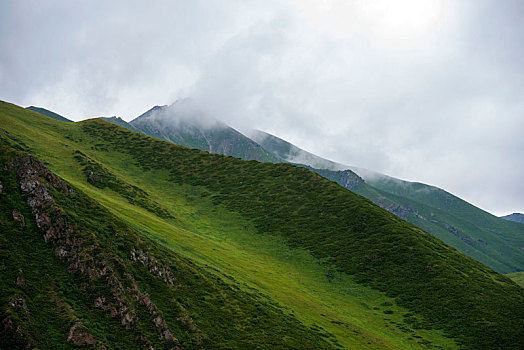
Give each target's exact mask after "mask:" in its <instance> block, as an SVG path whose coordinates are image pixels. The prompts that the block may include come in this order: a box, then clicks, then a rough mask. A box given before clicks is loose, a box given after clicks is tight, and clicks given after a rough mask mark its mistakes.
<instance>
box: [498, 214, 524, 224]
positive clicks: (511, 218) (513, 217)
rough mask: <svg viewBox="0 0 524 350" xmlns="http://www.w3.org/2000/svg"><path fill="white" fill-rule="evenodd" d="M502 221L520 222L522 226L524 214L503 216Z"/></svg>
mask: <svg viewBox="0 0 524 350" xmlns="http://www.w3.org/2000/svg"><path fill="white" fill-rule="evenodd" d="M500 218H501V219H504V220H508V221H515V222H520V223H521V224H524V214H521V213H513V214H509V215H506V216H501V217H500Z"/></svg>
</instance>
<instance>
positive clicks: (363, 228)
mask: <svg viewBox="0 0 524 350" xmlns="http://www.w3.org/2000/svg"><path fill="white" fill-rule="evenodd" d="M0 107H1V108H0V118H1V121H2V125H3V127H4V128H6V130H7V131H8V134H2V138H4V139H8V140H10V142H12V143H13V144H17V145H19V147H25V148H27V149H30V150H31V151H32V152H34V153H35V154H36V155H38V156H40V157H42V158H43V159H44V160H45V161H46V162H47V163H49V164H50V165H49V166H50V167H52V168H53V169H54V170H55V171H56V172H58V173H60V174H61V175H62V176H64V177H66V178H67V179H68V181H70V182H71V183H74V184H75V185H76V186H77V187H79V188H80V189H82V190H83V191H86V192H87V193H89V194H90V196H92V197H93V198H96V199H97V200H100V201H101V203H102V204H104V206H105V207H106V208H108V209H109V210H111V211H112V212H113V213H114V214H115V215H118V217H120V218H122V219H123V220H125V221H126V222H127V223H129V224H130V225H132V226H133V227H134V228H136V229H137V230H139V231H140V232H142V234H146V235H148V236H150V237H152V238H155V239H157V240H158V241H159V242H163V244H165V245H166V246H167V247H169V248H170V249H173V251H176V252H177V253H178V254H186V255H188V256H192V257H195V260H196V261H197V262H198V264H199V265H201V266H204V264H209V266H213V267H216V268H217V269H218V270H219V271H223V272H224V271H227V273H228V274H231V275H230V278H229V280H230V281H233V282H234V281H239V282H240V283H241V284H242V283H245V285H246V286H247V287H249V290H251V288H255V289H256V290H262V291H264V292H265V293H271V297H272V298H275V300H277V301H278V302H279V303H282V304H284V305H286V306H287V307H289V308H290V309H291V310H292V311H293V312H294V313H295V314H296V317H297V318H298V319H299V320H301V321H302V322H305V323H306V324H308V325H311V322H314V323H319V324H321V325H322V326H321V327H322V328H325V329H326V330H327V329H328V328H327V327H329V331H330V332H331V333H332V334H333V336H334V337H335V338H336V339H337V340H339V341H340V343H341V344H342V345H343V346H346V347H352V346H351V344H353V345H354V344H358V347H370V348H384V347H386V348H395V347H399V348H407V347H411V346H415V347H417V346H420V347H423V346H427V345H430V344H432V345H439V346H441V347H444V348H450V347H452V346H453V343H450V342H446V339H445V338H442V337H439V334H441V335H442V333H440V332H444V331H445V332H446V333H447V335H448V336H451V337H452V338H453V339H454V340H456V341H457V342H459V343H460V344H462V346H463V347H469V348H475V349H482V348H518V347H520V346H522V339H523V336H524V334H523V326H522V325H523V324H524V319H523V316H522V315H523V314H524V310H523V307H524V306H523V305H524V290H523V289H522V288H520V287H518V286H517V285H515V284H514V283H513V282H511V281H510V280H509V279H507V278H506V277H504V276H502V275H499V274H497V273H495V272H494V271H492V270H490V269H489V268H487V267H485V266H483V265H482V264H480V263H478V262H476V261H474V260H472V259H470V258H468V257H466V256H464V255H462V254H460V253H458V252H457V251H456V250H454V249H452V248H450V247H448V246H446V245H444V244H443V243H442V242H440V241H439V240H437V239H435V238H433V237H432V236H430V235H428V234H426V233H425V232H423V231H421V230H420V229H418V228H416V227H414V226H413V225H411V224H409V223H407V222H405V221H403V220H401V219H399V218H397V217H395V216H393V215H392V214H390V213H388V212H386V211H384V210H382V209H380V208H378V207H377V206H375V205H373V204H372V203H371V202H369V201H367V200H365V199H364V198H362V197H360V196H358V195H355V194H353V193H352V192H350V191H348V190H346V189H344V188H342V187H341V186H338V185H336V184H334V183H332V182H330V181H327V180H326V179H324V178H322V177H320V176H318V175H315V174H313V173H311V172H310V171H308V170H306V169H303V168H297V167H294V166H291V165H286V164H278V165H277V164H269V163H265V164H260V163H257V162H246V161H242V160H238V159H234V158H230V157H222V156H217V155H211V154H207V153H204V152H200V151H197V150H190V149H186V148H183V147H177V146H175V145H172V144H169V143H166V142H163V141H158V140H154V139H151V138H148V137H146V136H143V135H138V134H136V133H132V132H130V131H127V130H124V129H122V128H120V127H118V126H116V125H112V124H108V123H106V122H103V121H100V120H99V121H96V120H92V121H86V122H82V123H75V124H56V122H53V121H52V120H48V119H45V120H44V118H42V119H41V120H35V119H36V118H35V115H33V114H27V113H25V112H23V110H22V109H20V108H17V107H15V106H12V105H8V104H5V103H3V104H2V105H1V106H0ZM36 134H38V135H40V137H35V135H36ZM8 135H10V136H8ZM53 140H54V142H51V141H53ZM76 150H78V151H80V152H81V154H83V155H84V156H85V157H88V158H89V159H91V161H92V162H90V161H85V160H84V165H82V164H81V163H79V160H78V159H77V158H78V157H77V156H76V155H78V153H76ZM84 159H86V158H84ZM75 164H77V165H76V167H75ZM89 164H91V165H90V166H91V168H89V170H88V171H85V167H86V166H89ZM93 164H98V165H100V167H98V166H95V165H93ZM100 169H102V170H100ZM89 171H91V172H92V173H90V172H89ZM106 172H110V173H112V174H113V176H114V177H111V176H110V177H109V178H111V179H115V178H116V179H117V180H112V183H116V184H120V185H116V186H115V187H114V188H115V189H108V188H105V187H104V188H101V187H97V186H95V185H94V184H91V183H90V182H89V181H88V180H89V177H90V176H91V178H92V179H93V178H96V177H98V178H107V177H106V175H104V174H107V173H106ZM99 175H104V176H99ZM125 183H129V184H131V185H135V186H137V187H139V188H141V189H143V190H144V192H146V193H147V194H148V195H149V196H150V199H151V201H152V202H156V203H159V204H160V205H161V206H163V207H165V208H166V209H167V210H169V211H170V212H171V214H172V216H173V217H175V219H169V218H166V219H161V218H159V217H157V216H156V214H155V213H154V210H153V212H152V211H150V210H147V208H143V207H142V204H141V203H131V201H130V200H129V199H126V198H125V196H124V194H125V193H126V192H125V191H126V190H121V189H119V188H120V187H122V186H123V185H124V184H125ZM123 187H124V188H125V186H123ZM120 192H123V194H122V193H120ZM144 205H145V206H146V207H147V205H146V204H144ZM284 247H287V248H284ZM262 252H264V253H263V254H261V253H262ZM300 252H302V253H300ZM244 253H246V254H245V258H241V256H244ZM303 254H305V255H303ZM298 256H302V258H300V259H301V260H300V263H298V261H297V260H295V259H296V258H297V257H298ZM272 261H275V262H278V264H277V265H272ZM272 266H273V267H272ZM277 266H278V267H277ZM291 268H293V269H291ZM317 269H318V270H317ZM291 271H293V272H291ZM308 271H325V276H323V278H324V281H323V282H320V280H317V279H316V278H313V277H312V276H313V275H314V274H315V273H313V272H308ZM288 272H291V274H292V276H293V278H291V279H289V280H286V278H287V277H286V276H287V275H288ZM217 273H219V272H217ZM272 276H273V277H272ZM302 278H303V279H305V281H306V283H300V280H301V279H302ZM270 281H273V283H270ZM275 281H278V283H277V284H275V283H274V282H275ZM283 281H286V283H282V282H283ZM309 281H314V284H315V285H314V287H313V288H311V287H310V286H309ZM233 282H232V283H233ZM297 282H298V284H297V285H295V283H297ZM275 285H277V286H280V288H275ZM317 288H318V289H320V290H321V293H320V294H319V299H322V300H324V301H328V303H327V304H322V305H321V304H317V303H316V299H315V297H313V299H308V306H307V307H304V306H303V305H302V306H301V304H302V301H303V300H305V299H303V298H305V295H312V296H315V295H316V294H315V293H317V292H318V291H315V290H316V289H317ZM339 288H340V289H339ZM289 296H291V298H289ZM296 300H299V303H295V301H296ZM336 300H338V301H343V302H342V303H337V302H336ZM377 301H378V302H377ZM332 303H333V304H334V305H333V306H330V304H332ZM362 303H364V304H365V306H364V305H362ZM309 305H315V308H318V309H316V310H319V311H320V310H322V311H320V312H319V313H318V314H317V313H316V312H318V311H316V310H315V309H312V308H311V307H309ZM375 305H376V306H375ZM508 305H512V307H511V308H508V307H507V306H508ZM375 308H376V309H375ZM324 310H327V311H324ZM345 310H347V311H349V312H348V314H345ZM355 312H356V313H358V314H359V317H358V318H361V319H362V320H365V321H364V322H362V320H360V322H359V320H358V318H355V317H354V316H353V317H352V316H351V314H354V313H355ZM458 315H460V317H458ZM379 319H383V321H382V322H383V323H380V321H379ZM361 322H362V323H361ZM322 328H315V329H322ZM425 328H427V329H425ZM435 328H437V329H440V331H437V330H435ZM343 329H346V331H343ZM432 329H433V330H432ZM348 330H350V331H349V332H348ZM420 337H422V338H423V339H424V340H417V339H420ZM330 339H331V338H330ZM372 339H373V341H372ZM429 339H431V343H430V342H429ZM330 342H331V343H332V344H335V342H334V341H332V340H330Z"/></svg>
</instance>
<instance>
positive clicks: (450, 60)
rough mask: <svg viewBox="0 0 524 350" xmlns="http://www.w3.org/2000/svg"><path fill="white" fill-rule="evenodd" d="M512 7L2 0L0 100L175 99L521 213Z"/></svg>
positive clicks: (105, 108)
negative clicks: (102, 3) (10, 0)
mask: <svg viewBox="0 0 524 350" xmlns="http://www.w3.org/2000/svg"><path fill="white" fill-rule="evenodd" d="M523 14H524V3H522V2H520V1H505V2H503V3H501V2H495V1H472V0H471V1H461V2H451V1H432V0H423V1H415V0H399V1H396V2H394V3H393V2H390V1H374V2H362V1H324V2H317V1H287V2H282V1H253V2H249V3H248V2H242V1H213V2H208V1H187V2H185V1H179V2H175V3H173V2H168V1H156V2H154V3H145V2H139V1H130V2H126V3H125V4H124V3H120V2H110V3H105V4H104V5H103V6H102V5H100V4H97V3H93V2H88V1H76V2H67V1H48V2H47V1H46V2H41V1H17V2H3V3H1V4H0V32H1V34H2V35H1V36H0V52H1V54H0V99H2V100H6V101H9V102H13V103H16V104H19V105H22V106H29V105H36V106H41V107H44V108H47V109H50V110H53V111H54V112H57V113H59V114H61V115H64V116H65V117H67V118H70V119H73V120H81V119H85V118H88V117H92V116H99V115H118V116H120V117H122V118H123V119H125V120H127V121H130V120H132V119H134V118H136V117H137V116H139V115H140V114H142V113H143V112H145V111H147V110H149V109H150V108H152V107H153V106H155V105H168V106H169V105H171V104H173V102H175V101H177V100H183V99H186V98H189V99H190V100H189V101H192V102H191V107H187V108H189V110H187V111H185V112H186V113H180V111H179V112H177V113H178V115H186V116H192V118H194V117H198V118H201V119H199V122H200V123H203V124H204V125H213V124H212V123H215V121H216V120H221V121H223V122H225V123H227V124H229V125H231V126H233V127H235V128H236V129H238V130H240V131H241V132H244V133H247V132H248V130H250V129H260V130H263V131H267V132H269V133H271V134H274V135H276V136H278V137H281V138H283V139H285V140H288V141H290V142H292V143H294V144H295V145H297V146H299V147H301V148H303V149H305V150H307V151H309V152H311V153H313V154H317V155H319V156H322V157H325V158H327V159H330V160H333V161H336V162H338V163H342V164H347V165H349V166H356V167H360V168H366V169H371V170H374V171H378V172H381V173H385V174H388V175H391V176H395V177H398V178H401V179H405V180H410V181H419V182H424V183H428V184H431V185H435V186H438V187H441V188H444V189H446V190H447V191H449V192H451V193H453V194H455V195H458V196H459V197H461V198H463V199H465V200H467V201H469V202H471V203H473V204H475V205H477V206H479V207H481V208H483V209H485V210H488V211H490V212H492V213H494V214H497V215H502V214H508V213H511V212H524V182H522V178H524V162H522V153H523V151H524V138H523V137H522V130H524V118H523V116H524V101H523V100H522V96H524V74H523V72H522V70H523V69H524V67H523V65H522V62H523V61H524V26H523V25H522V23H523V18H522V16H523ZM175 105H176V104H175ZM179 107H180V106H179ZM179 107H178V108H179ZM169 108H172V107H169ZM184 108H186V107H184ZM202 116H204V117H202ZM155 117H156V118H160V117H161V115H158V116H155ZM209 123H211V124H209Z"/></svg>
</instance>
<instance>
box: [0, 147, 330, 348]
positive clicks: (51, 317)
mask: <svg viewBox="0 0 524 350" xmlns="http://www.w3.org/2000/svg"><path fill="white" fill-rule="evenodd" d="M0 151H1V153H0V169H1V170H0V182H1V184H2V193H1V194H0V198H1V199H2V200H1V201H0V224H1V225H2V234H1V235H0V243H1V244H0V257H1V259H2V262H3V263H2V265H1V267H0V269H1V272H2V273H1V274H0V286H2V291H3V292H2V294H1V295H0V316H1V319H2V320H4V321H5V320H9V322H10V324H11V327H2V328H1V330H0V347H1V348H13V347H15V348H23V347H25V346H26V344H28V343H29V344H32V346H37V347H40V348H70V347H73V346H72V344H71V343H69V342H68V341H67V338H68V333H69V331H70V329H71V327H72V326H73V325H74V324H76V323H78V322H81V323H82V328H83V329H84V330H86V331H87V332H89V333H90V334H91V335H92V336H93V337H94V339H96V340H97V341H98V342H101V343H103V344H105V345H106V346H108V347H109V348H126V349H135V348H137V349H141V348H146V347H148V346H154V347H158V348H171V347H173V346H174V345H176V344H174V343H173V342H171V341H169V340H162V339H161V338H160V336H159V333H158V331H157V329H156V328H155V326H154V322H153V320H154V319H155V318H156V317H157V316H158V315H161V316H162V317H163V319H164V320H165V321H166V323H167V325H168V327H169V330H170V331H171V332H172V333H173V334H174V336H175V338H176V339H177V342H178V343H180V344H181V345H182V346H183V347H184V348H186V349H199V348H216V349H231V348H245V349H247V348H254V345H255V344H256V348H260V349H275V348H280V349H289V348H319V349H328V348H332V347H333V346H334V345H335V344H336V343H337V341H336V339H334V338H333V337H332V336H331V335H330V334H328V333H326V332H325V331H323V330H322V329H320V328H316V327H306V326H304V325H303V324H302V323H300V322H299V321H298V320H297V319H296V318H295V317H294V316H293V315H291V314H289V312H286V311H285V310H284V311H283V310H281V308H280V307H279V306H278V305H275V304H274V303H273V302H272V301H271V300H270V299H268V298H267V297H265V296H264V295H262V294H260V293H258V292H256V291H245V290H240V289H239V288H232V286H231V285H229V284H227V283H225V282H224V281H223V280H222V279H221V278H220V277H219V276H217V275H216V274H213V273H210V272H208V271H205V269H203V268H202V267H198V266H195V264H194V262H193V261H192V260H190V259H187V258H180V257H179V256H178V255H176V254H174V253H173V252H172V251H169V250H167V249H166V248H164V247H162V245H160V244H158V243H154V242H153V241H151V240H149V239H147V238H145V237H143V236H141V235H140V234H139V233H138V232H136V231H134V230H133V229H131V228H130V227H128V226H127V225H126V224H124V223H123V222H122V221H121V220H119V219H118V218H117V217H115V216H114V215H112V214H110V213H109V212H108V211H107V210H106V209H104V208H103V207H101V206H100V205H98V204H97V203H96V202H94V201H93V200H92V199H91V198H89V197H87V196H86V195H84V194H83V193H82V192H80V191H79V190H78V189H77V188H74V187H73V188H71V187H70V186H67V187H65V186H64V187H62V186H61V185H60V184H59V185H56V183H57V180H55V181H52V179H51V177H50V175H49V174H46V173H45V172H43V171H40V172H39V173H38V177H37V179H38V181H39V182H40V183H41V184H42V186H45V188H46V189H47V192H48V193H49V195H50V196H51V198H52V199H53V204H52V205H50V206H49V205H48V206H46V207H45V208H44V209H43V210H44V212H46V213H48V214H49V215H50V216H51V218H52V222H53V223H54V224H53V225H55V224H56V225H58V226H53V227H62V228H63V229H62V231H54V232H56V233H57V236H56V238H53V239H51V240H50V241H48V242H47V244H46V242H45V241H44V239H42V232H41V230H40V229H38V228H37V226H36V223H35V222H34V220H33V216H34V215H33V214H34V212H33V213H32V212H31V208H29V206H28V205H27V203H26V200H27V198H26V196H24V195H22V194H21V193H20V190H19V188H20V184H19V182H20V180H19V176H17V174H20V172H21V171H24V172H25V171H26V169H27V168H23V167H22V166H20V165H19V164H26V163H27V164H31V163H32V164H35V161H34V160H32V159H31V158H30V157H29V156H28V155H27V154H23V153H19V152H15V151H13V150H12V149H10V148H9V147H6V146H5V145H4V144H3V142H0ZM29 169H30V170H34V169H38V168H36V167H34V166H33V167H32V168H29ZM58 181H60V180H58ZM13 209H15V210H17V211H19V212H21V213H23V215H24V218H25V219H24V222H25V224H24V225H21V224H20V222H19V221H16V220H14V218H13V216H12V211H13ZM64 223H65V224H64ZM64 225H65V226H64ZM69 228H71V230H69ZM70 242H73V243H70ZM64 249H65V250H66V251H69V252H70V255H67V257H66V258H59V257H58V255H57V253H56V252H58V251H63V250H64ZM132 251H143V252H146V254H147V256H148V257H149V259H155V261H156V262H155V263H154V265H153V266H156V267H158V266H160V267H161V268H164V269H167V270H169V271H170V273H171V275H172V277H173V280H174V282H173V283H172V284H169V283H167V282H164V281H163V280H162V278H159V277H158V276H159V275H157V274H155V273H153V272H151V271H152V270H150V268H149V267H145V266H143V265H142V264H140V262H135V261H133V260H132V259H131V258H130V256H131V252H132ZM75 252H77V253H78V255H77V253H75ZM68 254H69V253H68ZM76 256H78V257H79V258H78V259H79V260H77V259H76ZM76 261H80V262H81V263H83V264H85V266H87V267H86V269H85V270H82V269H81V268H76V267H72V266H74V265H73V264H75V262H76ZM102 266H104V267H107V268H108V272H104V273H103V274H102V273H100V274H94V275H92V274H91V272H92V271H102V269H101V267H102ZM83 271H86V272H83ZM20 276H22V277H23V278H24V280H25V281H24V283H20V284H19V283H16V281H17V277H20ZM119 286H120V287H119ZM114 288H116V291H117V292H114V290H115V289H114ZM145 295H148V296H149V298H150V300H151V301H152V302H153V303H154V304H155V305H156V307H157V308H158V310H159V311H158V312H156V313H155V314H151V312H148V308H147V307H146V305H145V304H144V303H142V302H140V301H139V300H140V296H145ZM100 296H103V297H104V298H105V302H106V303H107V305H114V306H115V307H116V308H117V309H119V308H120V306H121V305H122V302H123V303H124V306H125V307H126V308H127V310H134V312H135V314H136V316H137V318H136V319H135V321H134V322H132V323H131V324H130V326H129V327H127V326H126V327H123V326H122V324H121V322H120V317H112V316H110V313H109V312H108V311H104V310H102V309H100V308H97V307H93V305H94V304H95V303H96V299H97V298H98V297H100ZM17 298H22V299H23V300H24V302H23V305H24V306H23V307H16V306H11V305H9V303H10V302H12V300H17ZM119 305H120V306H119ZM268 335H270V336H268Z"/></svg>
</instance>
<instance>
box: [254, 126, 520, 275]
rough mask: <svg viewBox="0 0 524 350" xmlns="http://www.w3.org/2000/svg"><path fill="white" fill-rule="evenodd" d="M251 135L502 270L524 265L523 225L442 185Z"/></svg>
mask: <svg viewBox="0 0 524 350" xmlns="http://www.w3.org/2000/svg"><path fill="white" fill-rule="evenodd" d="M250 136H251V137H252V138H253V140H255V141H257V142H258V143H259V144H260V145H262V146H263V147H264V148H265V149H267V150H269V151H271V152H274V153H275V154H277V155H278V156H279V157H280V158H282V159H284V160H286V161H288V162H292V163H302V164H305V165H308V166H310V167H312V169H311V170H313V171H315V172H317V173H319V174H320V175H322V176H324V177H326V178H328V179H330V180H332V181H335V182H337V183H338V184H340V185H342V186H344V187H346V188H349V189H351V190H352V191H353V192H355V193H358V194H360V195H362V196H364V197H366V198H368V199H370V200H371V201H373V202H374V203H375V204H377V205H379V206H381V207H383V208H384V209H387V210H388V211H390V212H392V213H394V214H395V215H397V216H399V217H401V218H403V219H405V220H407V221H409V222H411V223H413V224H415V225H417V226H418V227H421V228H422V229H424V230H426V231H427V232H429V233H431V234H433V235H434V236H435V237H438V238H439V239H441V240H443V241H444V242H446V243H447V244H449V245H451V246H453V247H455V248H457V249H458V250H459V251H461V252H462V253H464V254H467V255H469V256H471V257H473V258H475V259H477V260H479V261H481V262H482V263H484V264H486V265H488V266H490V267H491V268H493V269H495V270H497V271H500V272H512V271H521V270H523V269H524V250H523V248H524V228H522V227H520V225H516V224H514V223H509V222H507V221H504V220H501V219H500V218H497V217H496V216H494V215H491V214H489V213H487V212H485V211H484V210H482V209H479V208H477V207H475V206H474V205H472V204H470V203H467V202H466V201H464V200H462V199H460V198H458V197H456V196H454V195H452V194H451V193H449V192H446V191H444V190H442V189H440V188H438V187H434V186H430V185H426V184H423V183H418V182H409V181H403V180H400V179H397V178H394V177H391V176H387V175H384V174H380V173H377V172H374V171H371V170H367V169H363V168H358V167H354V166H347V165H344V164H340V163H337V162H333V161H330V160H327V159H324V158H322V157H319V156H317V155H314V154H312V153H310V152H307V151H305V150H303V149H301V148H299V147H297V146H295V145H293V144H291V143H290V142H287V141H285V140H283V139H281V138H279V137H276V136H274V135H271V134H268V133H266V132H263V131H259V130H257V131H253V132H252V133H251V134H250ZM315 168H323V169H322V170H319V169H315ZM340 169H350V170H351V171H353V172H354V173H356V174H358V175H357V177H358V178H359V179H361V180H362V181H350V182H348V181H347V180H345V179H344V177H341V170H340ZM344 171H347V170H344ZM342 173H343V172H342Z"/></svg>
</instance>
